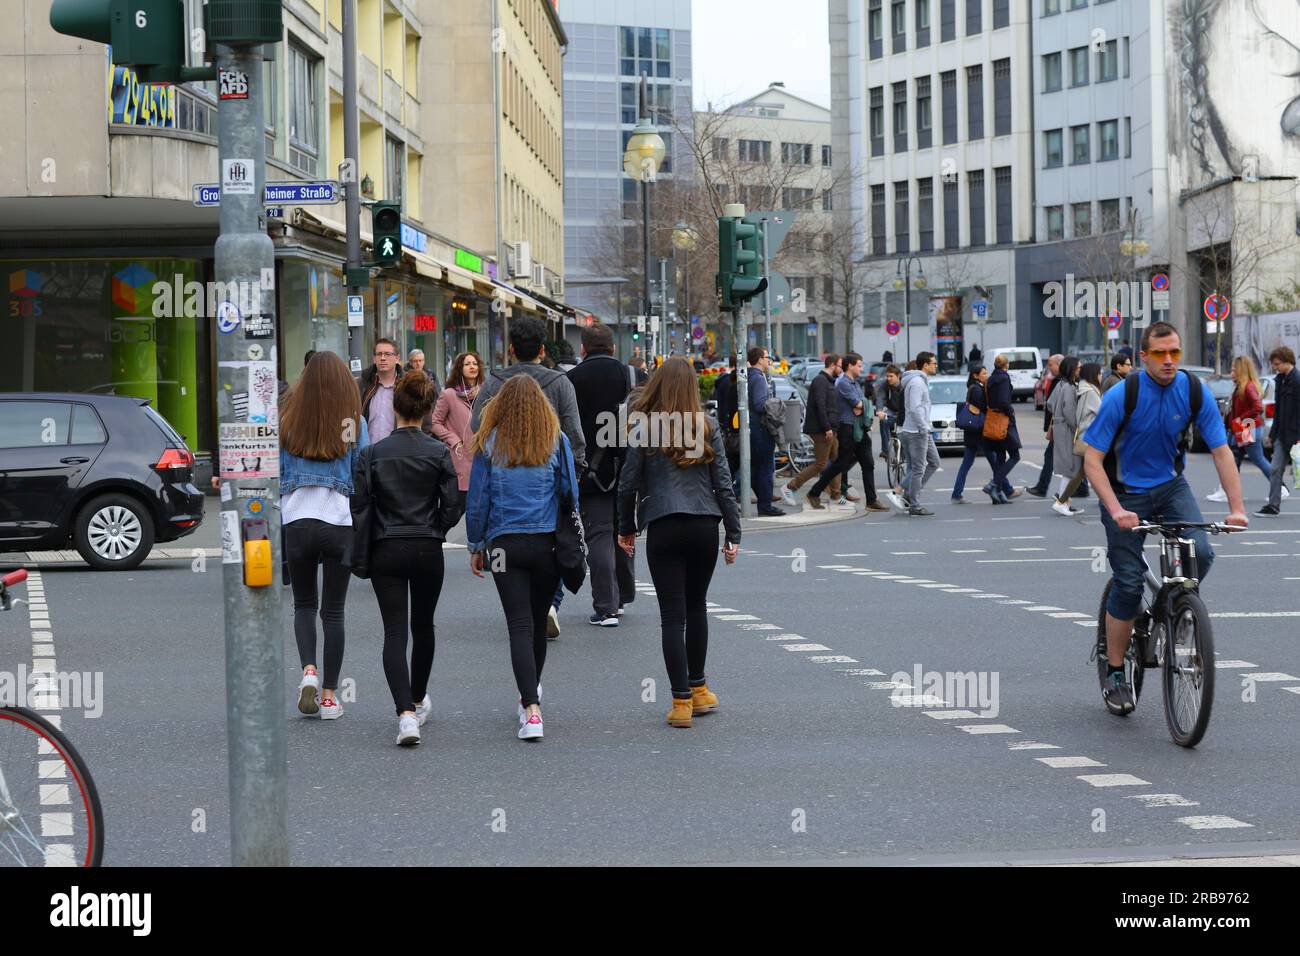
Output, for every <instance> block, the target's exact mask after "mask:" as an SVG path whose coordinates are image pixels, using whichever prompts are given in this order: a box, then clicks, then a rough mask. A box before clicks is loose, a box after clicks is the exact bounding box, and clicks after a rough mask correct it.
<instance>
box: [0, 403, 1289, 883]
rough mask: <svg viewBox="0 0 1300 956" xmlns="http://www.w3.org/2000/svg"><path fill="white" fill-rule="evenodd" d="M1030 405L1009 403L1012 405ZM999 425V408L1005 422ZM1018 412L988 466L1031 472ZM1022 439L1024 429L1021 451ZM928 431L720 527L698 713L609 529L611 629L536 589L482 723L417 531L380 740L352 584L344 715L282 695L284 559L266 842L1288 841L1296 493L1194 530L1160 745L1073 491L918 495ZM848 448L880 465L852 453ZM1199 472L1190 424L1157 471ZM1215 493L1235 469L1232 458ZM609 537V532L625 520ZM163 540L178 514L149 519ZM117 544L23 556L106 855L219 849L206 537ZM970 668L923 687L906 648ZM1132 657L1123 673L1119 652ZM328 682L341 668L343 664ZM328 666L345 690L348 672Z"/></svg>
mask: <svg viewBox="0 0 1300 956" xmlns="http://www.w3.org/2000/svg"><path fill="white" fill-rule="evenodd" d="M1023 417H1024V418H1030V417H1031V416H1030V415H1024V416H1023ZM1024 431H1025V432H1029V431H1032V428H1024ZM1041 453H1042V449H1041V442H1040V443H1039V445H1038V446H1037V447H1035V445H1034V444H1033V443H1032V442H1031V443H1030V445H1029V447H1028V449H1027V450H1026V454H1025V458H1026V463H1025V464H1024V465H1022V466H1021V468H1020V469H1019V470H1018V472H1017V473H1016V475H1015V477H1016V478H1017V479H1018V481H1017V484H1024V483H1026V482H1027V481H1028V482H1032V481H1033V478H1034V476H1035V474H1036V471H1037V469H1036V468H1035V467H1033V465H1032V464H1031V463H1033V462H1035V461H1037V462H1041V460H1042V459H1041V457H1040V456H1041ZM1036 456H1039V457H1036ZM958 462H959V460H957V459H953V458H945V459H944V461H943V467H944V470H943V471H942V472H940V473H939V474H937V475H936V476H935V478H934V479H933V481H932V483H931V487H930V488H929V489H927V492H926V494H925V496H924V500H925V502H926V503H927V504H928V505H929V506H930V507H931V508H933V510H934V511H935V512H936V514H935V515H934V516H933V517H929V518H921V517H908V516H906V515H901V514H897V513H890V514H873V515H871V516H870V517H864V516H862V515H861V514H860V513H858V514H855V515H853V516H852V517H845V518H844V519H843V520H838V521H834V522H831V523H826V524H822V525H816V526H806V525H800V526H794V527H791V528H788V529H783V528H781V526H780V525H781V522H780V520H779V519H773V520H772V521H770V522H764V523H763V525H762V530H758V528H759V527H760V526H759V525H757V524H752V523H751V524H750V525H747V531H746V535H745V538H744V541H743V550H742V552H741V555H740V558H739V560H738V561H737V563H736V564H735V565H734V566H732V567H725V566H723V565H722V564H721V562H719V567H718V569H717V571H716V573H715V576H714V579H713V585H712V588H711V592H710V600H711V602H712V605H713V606H712V607H711V609H710V616H711V625H710V649H709V666H708V676H709V684H710V686H711V687H712V688H713V689H715V690H716V692H717V694H718V695H719V698H720V701H721V706H720V708H719V710H718V712H717V713H716V714H713V715H709V716H706V717H701V718H698V719H697V720H696V721H695V726H694V727H692V728H691V729H689V730H685V729H674V728H671V727H669V726H668V725H667V724H666V723H665V721H664V714H665V713H666V711H667V708H668V703H669V697H670V694H669V688H668V683H667V678H666V675H665V672H664V665H663V659H662V656H661V653H660V644H659V631H658V623H659V621H658V612H657V608H656V605H655V599H654V595H653V587H652V586H651V584H650V582H649V576H648V574H647V573H646V569H645V565H644V560H643V556H639V558H638V582H639V584H638V587H639V593H638V596H637V599H636V600H635V602H634V603H632V604H631V605H629V606H628V608H627V611H626V614H625V616H624V618H623V619H622V624H621V626H620V627H618V628H616V629H614V628H608V629H607V628H598V627H592V626H589V625H588V624H587V623H586V617H587V615H588V614H589V613H590V610H591V609H590V599H589V593H588V592H587V591H586V590H585V589H584V591H583V592H581V593H580V594H579V595H577V596H573V595H568V596H566V600H565V603H564V607H563V609H562V611H561V622H562V625H563V631H562V633H561V635H560V637H559V639H558V640H556V641H554V642H552V643H551V644H550V646H549V650H548V657H547V662H546V669H545V674H544V676H543V684H544V688H545V694H544V698H543V706H544V709H545V714H546V718H547V721H546V727H547V732H546V738H545V740H544V741H542V742H541V743H540V744H538V745H528V744H525V743H523V742H521V741H519V740H517V739H516V736H515V730H516V727H517V723H516V717H515V704H516V696H517V695H516V692H515V688H514V682H513V679H512V676H511V670H510V662H509V654H508V648H507V642H506V633H505V625H504V620H503V617H502V613H501V609H500V605H499V603H498V599H497V595H496V592H495V589H494V588H493V586H492V584H491V582H490V581H486V580H478V579H476V578H474V577H473V576H472V575H471V574H470V571H469V566H468V564H469V563H468V557H467V554H466V552H465V550H464V548H463V541H464V537H463V525H462V526H461V534H460V536H459V537H458V538H456V539H455V540H456V541H459V542H461V544H456V543H451V544H449V545H448V546H447V549H446V563H447V575H446V581H445V584H444V587H443V591H442V596H441V599H440V601H439V605H438V611H437V617H436V623H437V640H438V645H437V654H436V658H435V661H434V669H433V678H432V682H431V688H430V691H431V695H432V698H433V702H434V710H433V716H432V718H431V720H430V723H429V724H428V725H427V726H426V727H425V728H424V741H423V744H422V745H421V746H420V747H418V748H414V749H409V750H408V749H402V748H398V747H396V746H394V743H393V737H394V732H395V724H396V721H395V718H394V714H393V709H392V703H391V698H390V696H389V694H388V690H387V687H386V685H385V682H384V678H383V673H382V669H381V662H380V646H381V627H380V619H379V614H378V610H377V607H376V603H375V600H374V596H373V593H372V591H371V588H370V585H369V583H368V582H365V581H360V580H356V579H354V580H353V581H352V583H351V590H350V592H349V600H348V605H347V635H348V645H347V652H346V656H345V660H344V668H343V676H344V684H345V690H344V698H343V706H344V708H345V714H344V716H343V717H342V719H340V720H338V721H334V722H322V721H320V720H318V719H314V718H304V717H302V716H300V715H298V713H297V712H296V710H295V709H294V706H293V703H294V689H295V688H296V686H297V683H298V679H299V676H300V674H299V669H298V667H297V655H296V651H295V649H294V643H293V635H292V627H291V617H292V614H291V606H292V602H291V598H290V596H289V592H288V589H287V588H286V589H285V590H284V598H283V602H284V603H283V607H284V632H283V633H284V659H285V666H284V702H283V707H284V719H285V722H286V724H287V726H288V736H289V822H290V839H291V853H292V857H293V859H294V862H295V863H299V864H310V863H318V864H338V863H347V864H360V865H390V864H397V865H420V864H425V865H429V864H439V865H441V864H448V865H450V864H480V865H520V864H542V863H547V864H579V863H593V864H651V863H652V864H669V863H688V864H692V863H694V864H709V863H714V864H717V863H742V864H743V863H836V862H863V861H876V862H900V863H901V862H945V861H965V862H1015V861H1017V860H1020V861H1035V862H1087V861H1096V860H1103V859H1158V860H1169V859H1172V858H1173V857H1176V856H1178V855H1180V854H1181V855H1187V856H1192V857H1196V856H1211V857H1212V856H1216V855H1217V856H1230V857H1235V856H1248V857H1255V858H1272V859H1274V860H1275V861H1285V860H1286V859H1288V858H1290V859H1294V858H1295V855H1296V854H1297V853H1300V816H1297V814H1296V812H1295V808H1296V807H1297V806H1300V773H1297V769H1296V768H1297V767H1300V734H1297V733H1296V732H1295V728H1296V726H1297V724H1298V722H1300V642H1297V640H1296V636H1297V633H1298V630H1300V628H1298V625H1300V600H1297V595H1300V508H1296V507H1291V508H1290V510H1288V509H1287V508H1285V507H1284V510H1283V515H1282V517H1280V518H1275V519H1263V518H1255V519H1252V523H1251V527H1250V529H1249V531H1247V532H1246V533H1243V534H1237V535H1233V536H1231V537H1228V536H1218V537H1216V538H1215V539H1214V546H1215V548H1216V551H1217V553H1218V560H1217V562H1216V564H1215V567H1214V569H1213V572H1212V574H1211V575H1210V577H1209V579H1208V581H1207V582H1206V584H1205V586H1204V588H1203V590H1202V593H1203V595H1204V597H1205V600H1206V603H1207V604H1208V606H1209V609H1210V611H1211V613H1212V616H1213V625H1214V635H1215V640H1216V645H1217V649H1218V660H1217V671H1216V673H1217V675H1218V691H1217V694H1216V698H1215V704H1214V711H1213V716H1212V720H1211V723H1210V728H1209V732H1208V733H1207V735H1206V737H1205V739H1204V741H1203V742H1202V743H1201V744H1200V746H1198V747H1197V748H1195V749H1194V750H1185V749H1182V748H1179V747H1177V746H1175V745H1174V744H1173V743H1172V742H1171V741H1170V738H1169V734H1168V731H1167V729H1166V727H1165V722H1164V717H1163V712H1162V708H1161V702H1160V696H1159V681H1158V680H1156V679H1154V678H1153V677H1152V676H1150V675H1149V676H1148V679H1147V684H1146V689H1145V690H1144V693H1143V695H1142V699H1141V701H1140V702H1139V705H1138V710H1137V712H1136V714H1135V715H1133V716H1132V717H1130V718H1123V719H1121V718H1116V717H1113V716H1111V715H1110V714H1108V713H1107V712H1106V710H1105V708H1104V707H1103V705H1102V701H1101V697H1100V692H1099V689H1098V685H1097V678H1096V671H1095V668H1094V666H1093V665H1092V664H1091V663H1090V662H1089V654H1090V652H1091V649H1092V644H1093V640H1094V637H1095V621H1096V613H1097V605H1098V600H1099V597H1100V594H1101V591H1102V587H1103V585H1104V583H1105V581H1106V579H1107V575H1106V571H1105V565H1104V562H1102V563H1100V569H1099V564H1098V562H1097V560H1096V556H1095V554H1094V549H1097V548H1103V547H1104V543H1105V538H1104V534H1103V532H1102V529H1101V527H1100V524H1099V521H1098V517H1097V511H1096V499H1095V498H1089V499H1082V500H1080V501H1078V502H1077V503H1078V504H1080V505H1082V506H1085V511H1084V513H1083V514H1081V515H1079V516H1078V517H1077V518H1073V519H1067V518H1063V517H1061V516H1058V515H1056V514H1053V513H1052V512H1051V511H1050V510H1049V504H1050V499H1048V500H1042V499H1034V498H1030V497H1028V496H1022V497H1021V498H1018V499H1016V501H1015V502H1014V503H1013V505H1012V506H1010V507H998V508H994V507H992V506H991V505H989V504H988V503H987V502H986V501H983V500H974V499H976V498H977V497H978V498H980V499H982V498H983V496H982V495H978V488H979V487H980V486H981V485H982V484H983V483H984V481H985V480H987V477H988V476H987V466H986V465H985V464H984V463H983V462H980V463H979V464H978V465H977V466H976V468H975V470H974V471H973V472H972V475H971V479H970V482H969V484H968V488H972V489H973V491H974V493H972V491H969V490H968V493H967V498H968V499H971V500H970V503H968V504H965V505H961V506H956V505H951V504H949V503H948V495H949V492H948V491H947V490H946V489H949V488H951V485H952V478H953V476H954V475H955V472H956V467H957V464H958ZM877 473H878V475H879V473H880V470H879V469H878V470H877ZM1187 474H1188V477H1189V480H1190V481H1191V483H1192V486H1193V488H1194V489H1195V490H1196V492H1197V494H1198V497H1200V498H1201V499H1202V502H1203V505H1204V511H1205V514H1206V516H1207V518H1213V517H1217V516H1222V515H1223V514H1224V513H1225V512H1226V506H1225V505H1215V504H1210V503H1206V502H1204V495H1205V493H1207V492H1209V491H1210V490H1212V488H1213V487H1214V485H1215V479H1214V475H1213V468H1212V465H1211V463H1210V460H1209V456H1208V455H1203V454H1202V455H1195V456H1192V457H1191V459H1190V463H1189V466H1188V469H1187ZM1243 481H1244V486H1245V493H1246V499H1247V505H1248V506H1249V508H1250V510H1252V511H1253V510H1254V509H1255V508H1256V507H1258V506H1259V504H1261V503H1262V494H1263V481H1262V479H1261V478H1260V477H1259V476H1258V474H1252V473H1250V472H1247V473H1244V475H1243ZM642 540H643V539H642ZM185 543H191V542H182V544H185ZM198 566H199V565H196V564H195V563H194V562H193V561H192V560H191V559H170V560H168V559H160V560H151V561H147V562H146V563H145V564H143V565H142V566H141V567H140V568H138V569H137V570H135V571H132V572H125V573H116V574H110V573H94V572H91V571H89V570H88V569H87V568H86V567H85V566H84V565H80V564H76V563H71V562H68V563H59V562H51V563H48V564H47V565H45V566H44V567H43V569H42V577H43V579H44V583H45V592H46V594H47V596H48V607H49V615H50V625H51V626H50V630H51V631H52V633H53V635H54V637H53V642H54V645H55V648H56V649H57V653H58V660H59V666H60V668H61V669H62V670H65V671H69V670H76V671H81V672H88V673H95V672H99V673H102V675H103V696H104V700H103V713H102V716H99V717H96V718H91V717H88V716H86V715H85V714H83V713H81V712H79V711H77V710H74V709H65V710H64V712H63V726H64V729H65V730H66V731H67V733H68V734H69V735H70V737H71V738H72V739H73V741H74V742H75V743H76V745H77V746H78V748H79V749H80V750H81V752H82V754H83V755H84V756H85V757H86V759H87V761H88V762H89V764H90V767H91V769H92V772H93V774H94V776H95V779H96V782H97V784H98V786H99V789H100V792H101V798H102V801H103V804H104V809H105V815H106V821H107V827H106V834H107V849H106V855H105V863H106V864H108V865H142V864H157V865H223V864H226V863H228V861H229V817H228V801H227V768H226V725H225V717H226V695H227V694H238V693H240V689H239V688H237V687H227V686H225V682H224V637H223V626H222V606H221V582H220V573H221V566H220V563H219V559H207V560H206V564H205V565H203V569H202V570H196V567H198ZM28 627H29V625H28V622H27V621H26V619H25V615H24V614H21V613H20V614H10V615H5V616H4V617H3V618H2V619H0V660H2V661H3V663H4V666H6V667H12V666H16V665H17V664H18V663H20V662H25V663H27V664H30V663H31V657H30V656H29V655H30V651H31V645H30V642H29V641H28V640H27V638H28V636H29V635H28V634H27V629H28ZM931 672H934V673H935V674H938V675H945V674H950V673H951V674H968V673H973V674H974V675H975V681H974V686H975V688H976V689H977V690H979V691H983V693H977V694H976V695H975V698H976V699H973V700H957V699H954V698H955V697H956V696H957V693H951V692H958V693H960V692H964V690H965V689H966V688H965V686H962V687H957V686H949V687H947V688H946V691H949V692H945V691H939V692H936V693H934V694H933V695H931V694H930V693H929V691H930V681H931V678H930V677H929V676H927V675H929V674H930V673H931ZM1153 673H1154V672H1153ZM348 687H351V691H350V692H349V691H348V690H347V688H348ZM349 697H350V698H351V699H349Z"/></svg>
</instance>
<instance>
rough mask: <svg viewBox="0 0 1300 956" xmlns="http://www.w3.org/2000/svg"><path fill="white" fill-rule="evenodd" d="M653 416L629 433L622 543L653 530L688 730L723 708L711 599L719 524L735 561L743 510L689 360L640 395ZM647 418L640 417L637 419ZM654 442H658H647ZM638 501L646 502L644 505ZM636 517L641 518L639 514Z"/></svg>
mask: <svg viewBox="0 0 1300 956" xmlns="http://www.w3.org/2000/svg"><path fill="white" fill-rule="evenodd" d="M635 410H636V411H637V412H641V413H644V414H645V416H646V419H645V421H649V422H651V423H656V422H657V423H668V425H672V424H673V423H677V425H678V427H655V428H651V429H649V434H647V430H646V427H645V425H644V424H638V425H637V426H636V429H635V430H634V431H633V433H632V435H631V437H630V438H629V441H628V444H629V446H630V447H629V448H628V452H627V456H626V457H625V458H624V460H623V471H622V473H621V474H620V476H619V484H618V493H619V506H618V544H619V547H620V548H622V549H623V550H624V551H625V552H626V553H627V554H629V555H631V554H632V553H633V552H634V550H635V547H636V533H637V531H641V530H644V531H645V532H646V559H647V561H648V562H649V565H650V578H651V580H652V581H654V585H655V595H656V597H657V598H658V600H659V619H660V632H661V637H662V640H663V652H664V664H665V665H666V666H667V668H668V677H669V681H670V683H671V685H672V693H673V705H672V709H671V710H670V711H669V712H668V723H669V724H670V725H671V726H673V727H690V726H691V718H692V717H693V716H694V715H695V714H707V713H709V712H711V711H713V710H715V709H716V708H717V706H718V698H717V695H716V694H714V693H713V692H712V691H710V690H709V685H708V682H707V680H706V679H705V675H704V664H705V658H706V657H707V656H708V650H709V620H708V613H707V611H706V603H707V601H708V598H709V582H710V581H711V580H712V579H713V570H714V568H716V567H717V564H718V525H719V523H721V524H722V525H723V528H724V531H725V537H724V539H723V546H722V555H723V557H724V558H725V559H726V562H727V564H732V563H734V562H735V560H736V555H737V554H739V553H740V512H739V510H738V509H737V507H736V498H735V495H734V494H733V493H732V490H731V472H730V471H729V470H728V468H727V454H726V449H725V448H724V447H723V444H722V435H721V433H720V429H719V428H717V427H715V423H714V421H713V419H712V418H711V417H710V416H709V415H706V414H705V412H704V408H703V406H701V404H700V393H699V387H698V386H697V385H696V378H695V370H694V369H693V368H692V367H691V365H690V363H689V362H688V361H687V360H686V359H684V358H681V357H674V358H670V359H668V361H666V362H664V364H663V365H662V366H661V367H660V368H659V371H657V372H656V373H655V375H654V377H653V378H651V379H650V382H649V384H648V385H646V387H645V391H644V392H643V393H642V394H641V396H640V398H639V399H638V401H637V404H636V409H635ZM638 417H640V416H638ZM651 440H654V441H655V442H656V444H655V445H653V446H649V447H648V444H649V442H650V441H651ZM638 499H639V507H638ZM634 518H635V520H634Z"/></svg>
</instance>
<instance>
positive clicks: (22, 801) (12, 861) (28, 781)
mask: <svg viewBox="0 0 1300 956" xmlns="http://www.w3.org/2000/svg"><path fill="white" fill-rule="evenodd" d="M26 580H27V572H26V571H24V570H22V569H19V570H17V571H14V572H12V573H10V574H6V575H4V576H3V577H0V611H8V610H10V609H11V608H12V607H13V595H12V593H11V589H12V588H13V587H14V586H15V585H17V584H21V583H22V582H23V581H26ZM20 694H21V691H20ZM69 780H71V783H69V782H68V781H69ZM74 788H75V792H74ZM103 857H104V811H103V808H102V807H101V806H100V803H99V791H98V790H96V789H95V782H94V780H93V779H92V778H91V776H90V769H89V768H88V767H87V766H86V762H85V760H84V759H82V757H81V755H80V754H79V753H77V750H76V748H75V747H73V746H72V743H71V742H70V741H69V740H68V738H67V737H66V736H65V735H64V734H63V731H61V730H60V729H59V728H58V727H55V726H54V725H53V724H52V723H50V721H49V720H47V719H46V718H44V717H42V716H41V715H40V714H37V713H34V712H32V711H30V710H27V709H26V708H23V707H17V706H13V707H7V706H0V867H3V866H22V867H26V866H87V867H89V866H99V865H100V863H101V862H102V861H103Z"/></svg>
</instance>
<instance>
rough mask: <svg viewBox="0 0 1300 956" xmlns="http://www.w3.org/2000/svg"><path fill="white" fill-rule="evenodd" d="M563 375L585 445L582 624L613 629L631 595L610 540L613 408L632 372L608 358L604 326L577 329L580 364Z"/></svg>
mask: <svg viewBox="0 0 1300 956" xmlns="http://www.w3.org/2000/svg"><path fill="white" fill-rule="evenodd" d="M568 374H569V381H570V382H572V383H573V391H574V394H575V395H576V396H577V399H578V418H579V420H580V421H581V422H582V434H583V438H584V439H585V440H586V443H587V467H586V469H585V470H584V471H583V472H582V473H581V480H580V481H579V489H578V500H579V502H580V504H581V508H582V525H583V530H584V532H585V534H586V538H587V564H588V567H589V568H590V570H591V604H592V615H591V617H590V618H589V619H588V620H589V623H591V624H596V625H599V626H601V627H618V614H619V612H620V611H622V609H623V605H624V604H630V603H631V602H632V599H633V597H635V595H636V575H635V569H634V566H633V564H632V559H631V558H628V557H627V555H626V554H624V553H623V551H622V549H621V548H619V547H618V543H617V539H616V538H615V536H614V529H615V528H616V527H617V523H616V516H615V514H614V506H615V497H616V492H617V490H618V471H619V466H620V465H621V464H622V458H623V446H622V445H621V444H620V439H621V437H622V435H623V430H622V423H620V422H619V421H618V408H619V406H620V405H622V404H623V402H624V401H626V400H627V396H628V393H629V392H630V391H631V390H632V387H633V384H632V382H633V379H634V377H635V375H636V370H635V369H634V368H633V367H632V366H630V365H624V364H623V363H622V362H620V361H619V360H618V359H616V358H615V357H614V336H613V333H611V332H610V330H609V326H607V325H600V324H597V325H589V326H587V327H586V328H584V329H583V330H582V362H581V363H579V364H578V365H576V366H575V367H574V368H572V369H571V370H570V371H569V373H568ZM620 558H621V559H623V560H622V561H620ZM623 565H626V566H623Z"/></svg>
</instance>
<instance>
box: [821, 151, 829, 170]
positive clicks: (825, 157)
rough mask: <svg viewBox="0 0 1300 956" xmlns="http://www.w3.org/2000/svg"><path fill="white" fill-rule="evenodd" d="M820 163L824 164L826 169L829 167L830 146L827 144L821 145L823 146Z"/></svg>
mask: <svg viewBox="0 0 1300 956" xmlns="http://www.w3.org/2000/svg"><path fill="white" fill-rule="evenodd" d="M822 165H823V166H825V167H827V168H828V169H829V168H830V165H831V148H830V147H829V146H823V147H822Z"/></svg>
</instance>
